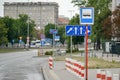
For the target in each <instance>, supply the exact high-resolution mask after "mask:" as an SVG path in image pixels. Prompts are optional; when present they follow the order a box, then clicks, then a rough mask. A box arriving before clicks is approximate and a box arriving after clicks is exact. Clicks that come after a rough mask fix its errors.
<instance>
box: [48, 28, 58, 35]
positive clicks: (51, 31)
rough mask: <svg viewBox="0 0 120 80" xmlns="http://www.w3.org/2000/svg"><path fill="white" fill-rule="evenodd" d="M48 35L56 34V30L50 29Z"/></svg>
mask: <svg viewBox="0 0 120 80" xmlns="http://www.w3.org/2000/svg"><path fill="white" fill-rule="evenodd" d="M49 33H50V34H57V33H58V30H57V29H50V31H49Z"/></svg>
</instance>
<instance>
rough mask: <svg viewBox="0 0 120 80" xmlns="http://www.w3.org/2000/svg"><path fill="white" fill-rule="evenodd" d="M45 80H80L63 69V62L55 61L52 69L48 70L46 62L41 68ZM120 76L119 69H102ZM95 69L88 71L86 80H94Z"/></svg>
mask: <svg viewBox="0 0 120 80" xmlns="http://www.w3.org/2000/svg"><path fill="white" fill-rule="evenodd" d="M42 68H43V73H44V77H45V80H81V79H80V78H79V77H78V76H75V75H74V74H72V73H70V72H69V71H67V70H66V69H65V61H55V62H54V67H53V69H49V65H48V62H46V63H45V64H44V65H43V66H42ZM104 70H109V71H111V72H112V73H116V74H120V68H112V69H104ZM96 74H97V69H89V70H88V80H96Z"/></svg>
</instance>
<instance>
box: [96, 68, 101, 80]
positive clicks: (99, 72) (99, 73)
mask: <svg viewBox="0 0 120 80" xmlns="http://www.w3.org/2000/svg"><path fill="white" fill-rule="evenodd" d="M96 77H97V80H101V70H100V69H98V70H97V75H96Z"/></svg>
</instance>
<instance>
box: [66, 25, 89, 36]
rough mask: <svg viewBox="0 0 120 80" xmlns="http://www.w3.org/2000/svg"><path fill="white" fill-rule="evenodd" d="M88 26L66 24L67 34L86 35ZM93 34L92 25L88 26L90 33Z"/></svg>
mask: <svg viewBox="0 0 120 80" xmlns="http://www.w3.org/2000/svg"><path fill="white" fill-rule="evenodd" d="M85 34H86V26H80V25H67V26H66V35H67V36H85ZM90 34H91V27H90V26H88V35H90Z"/></svg>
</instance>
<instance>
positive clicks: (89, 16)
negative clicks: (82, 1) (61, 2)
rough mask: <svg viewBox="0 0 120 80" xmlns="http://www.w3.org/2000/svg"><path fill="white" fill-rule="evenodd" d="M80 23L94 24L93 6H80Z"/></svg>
mask: <svg viewBox="0 0 120 80" xmlns="http://www.w3.org/2000/svg"><path fill="white" fill-rule="evenodd" d="M80 24H81V25H86V24H87V25H92V24H94V8H93V7H82V8H80Z"/></svg>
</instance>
